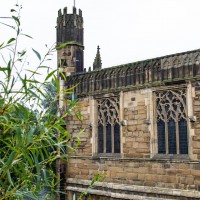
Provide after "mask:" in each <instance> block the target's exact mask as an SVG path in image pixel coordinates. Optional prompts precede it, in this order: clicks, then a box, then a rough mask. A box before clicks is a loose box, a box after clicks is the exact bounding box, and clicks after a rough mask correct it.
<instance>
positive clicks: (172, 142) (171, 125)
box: [168, 120, 176, 154]
mask: <svg viewBox="0 0 200 200" xmlns="http://www.w3.org/2000/svg"><path fill="white" fill-rule="evenodd" d="M168 145H169V147H168V149H169V154H176V124H175V121H174V120H170V121H169V122H168Z"/></svg>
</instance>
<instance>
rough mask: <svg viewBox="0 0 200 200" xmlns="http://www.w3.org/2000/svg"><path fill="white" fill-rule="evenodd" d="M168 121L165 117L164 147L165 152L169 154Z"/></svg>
mask: <svg viewBox="0 0 200 200" xmlns="http://www.w3.org/2000/svg"><path fill="white" fill-rule="evenodd" d="M168 138H169V137H168V122H167V119H165V148H166V154H167V155H168V154H169V146H168V145H169V142H168Z"/></svg>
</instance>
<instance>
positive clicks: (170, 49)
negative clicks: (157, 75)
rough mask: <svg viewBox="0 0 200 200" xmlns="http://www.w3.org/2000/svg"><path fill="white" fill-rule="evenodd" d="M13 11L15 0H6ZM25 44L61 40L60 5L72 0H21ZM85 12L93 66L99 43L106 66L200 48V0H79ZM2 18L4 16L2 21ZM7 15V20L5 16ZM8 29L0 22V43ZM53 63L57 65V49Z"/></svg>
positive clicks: (88, 60)
mask: <svg viewBox="0 0 200 200" xmlns="http://www.w3.org/2000/svg"><path fill="white" fill-rule="evenodd" d="M1 1H2V4H1V6H0V16H8V15H9V11H10V9H11V8H13V5H14V4H15V3H16V2H17V1H16V0H4V1H3V0H1ZM18 3H19V4H22V5H23V9H22V11H21V21H22V28H23V32H24V33H26V34H29V35H31V36H32V37H33V38H34V40H24V45H25V46H26V47H27V48H28V46H31V47H33V48H34V49H36V50H38V51H39V52H42V54H43V53H44V51H45V44H48V45H49V46H50V45H52V44H53V43H55V42H56V29H55V26H56V18H57V11H58V10H59V9H60V8H62V9H63V8H64V7H65V6H67V7H69V9H70V10H71V9H72V6H73V0H34V1H33V0H32V1H28V0H18ZM76 7H77V8H80V9H82V11H83V17H84V36H85V39H84V45H85V67H86V68H87V67H89V66H92V63H93V60H94V57H95V55H96V48H97V45H100V48H101V57H102V63H103V67H104V68H105V67H111V66H115V65H120V64H125V63H130V62H135V61H139V60H144V59H148V58H154V57H158V56H164V55H167V54H173V53H178V52H183V51H189V50H194V49H198V48H200V22H199V21H200V11H199V9H200V0H76ZM2 20H3V19H1V20H0V21H2ZM4 21H5V20H4ZM7 35H8V29H7V28H2V26H1V28H0V43H1V42H2V41H3V40H4V39H5V38H6V37H7ZM53 58H54V59H53V60H54V61H53V62H52V63H51V64H52V65H56V64H55V63H56V55H54V56H53Z"/></svg>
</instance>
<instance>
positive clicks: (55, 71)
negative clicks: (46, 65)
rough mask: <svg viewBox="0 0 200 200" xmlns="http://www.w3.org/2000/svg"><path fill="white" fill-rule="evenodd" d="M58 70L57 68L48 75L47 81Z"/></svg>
mask: <svg viewBox="0 0 200 200" xmlns="http://www.w3.org/2000/svg"><path fill="white" fill-rule="evenodd" d="M56 71H57V69H56V70H53V71H52V72H51V73H49V74H48V75H47V76H46V78H45V81H47V80H48V79H49V78H50V77H51V76H53V75H54V73H55V72H56Z"/></svg>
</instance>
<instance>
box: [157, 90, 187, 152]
mask: <svg viewBox="0 0 200 200" xmlns="http://www.w3.org/2000/svg"><path fill="white" fill-rule="evenodd" d="M156 120H157V123H156V124H157V134H158V153H159V154H187V153H188V139H187V134H188V133H187V111H186V89H179V90H168V91H159V92H156Z"/></svg>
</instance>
